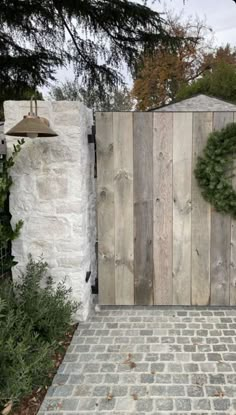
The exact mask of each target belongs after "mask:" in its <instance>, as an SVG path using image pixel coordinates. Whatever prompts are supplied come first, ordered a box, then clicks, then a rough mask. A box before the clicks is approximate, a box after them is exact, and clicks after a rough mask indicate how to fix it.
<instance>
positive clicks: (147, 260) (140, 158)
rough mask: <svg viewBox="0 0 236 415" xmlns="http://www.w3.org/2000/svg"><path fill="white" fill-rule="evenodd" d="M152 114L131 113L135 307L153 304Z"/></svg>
mask: <svg viewBox="0 0 236 415" xmlns="http://www.w3.org/2000/svg"><path fill="white" fill-rule="evenodd" d="M152 124H153V114H152V113H151V112H150V113H147V112H146V113H134V127H133V128H134V278H135V281H134V283H135V294H134V296H135V304H139V305H148V304H153V226H152V225H153V203H152V199H153V155H152V152H153V125H152Z"/></svg>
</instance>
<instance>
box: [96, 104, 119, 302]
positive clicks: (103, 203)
mask: <svg viewBox="0 0 236 415" xmlns="http://www.w3.org/2000/svg"><path fill="white" fill-rule="evenodd" d="M96 140H97V172H98V179H97V222H98V281H99V303H100V304H115V259H114V255H115V252H114V236H115V230H114V184H113V178H114V154H113V117H112V113H104V112H101V113H97V114H96Z"/></svg>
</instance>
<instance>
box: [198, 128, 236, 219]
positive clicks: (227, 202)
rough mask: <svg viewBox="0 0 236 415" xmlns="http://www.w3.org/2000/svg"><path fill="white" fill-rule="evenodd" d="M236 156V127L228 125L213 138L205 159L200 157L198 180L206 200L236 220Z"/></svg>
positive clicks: (210, 139)
mask: <svg viewBox="0 0 236 415" xmlns="http://www.w3.org/2000/svg"><path fill="white" fill-rule="evenodd" d="M235 156H236V124H235V123H232V124H228V125H227V126H226V127H225V128H223V129H222V130H220V131H214V132H212V133H211V134H210V135H209V138H208V141H207V145H206V147H205V149H204V152H203V155H202V156H200V157H198V160H197V165H196V169H195V177H196V179H197V182H198V184H199V186H200V188H201V191H202V196H203V197H204V199H205V200H207V201H208V202H209V203H211V204H212V205H213V206H214V208H215V209H216V210H217V211H218V212H222V213H225V214H229V215H231V216H232V217H233V218H234V219H235V218H236V190H235V189H234V187H233V185H232V178H233V177H234V174H233V170H234V168H235V164H234V159H235Z"/></svg>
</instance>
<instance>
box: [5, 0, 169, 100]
mask: <svg viewBox="0 0 236 415" xmlns="http://www.w3.org/2000/svg"><path fill="white" fill-rule="evenodd" d="M175 41H176V39H174V38H173V39H172V38H171V36H170V35H169V34H168V33H167V32H166V29H165V21H164V20H163V18H162V16H161V15H160V14H159V13H158V12H156V11H154V10H152V9H150V8H149V7H147V6H145V5H144V4H138V3H135V2H132V1H128V0H77V1H75V0H21V1H19V0H2V1H1V8H0V90H2V89H4V90H5V91H6V94H5V99H6V96H7V95H9V97H11V93H12V91H15V93H16V91H18V92H19V93H22V91H24V90H25V89H27V88H33V89H34V88H36V87H37V86H42V85H45V84H46V83H47V81H48V80H50V79H54V76H55V70H56V68H58V67H59V66H62V65H66V64H67V63H68V62H70V63H73V65H74V70H75V74H76V76H77V77H79V78H80V79H82V82H83V85H84V87H86V88H91V87H93V86H97V87H98V88H99V93H100V94H102V93H103V86H104V85H109V86H111V87H114V86H117V84H118V83H122V81H123V77H122V74H121V72H120V68H121V63H125V64H126V65H127V67H128V69H129V70H130V71H135V69H136V62H137V57H138V56H139V54H140V51H142V50H144V51H146V52H147V51H150V50H152V48H153V45H156V44H159V43H162V44H169V43H172V44H174V43H175ZM8 92H9V94H8Z"/></svg>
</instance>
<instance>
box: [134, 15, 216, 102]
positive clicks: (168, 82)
mask: <svg viewBox="0 0 236 415" xmlns="http://www.w3.org/2000/svg"><path fill="white" fill-rule="evenodd" d="M167 24H168V32H169V34H170V35H171V36H174V37H177V38H181V39H182V40H181V41H180V42H179V43H178V46H177V47H176V48H175V49H173V48H171V47H166V46H163V45H161V44H159V45H156V48H155V53H154V55H153V56H147V55H145V54H143V56H142V58H141V60H140V62H139V69H138V72H137V77H136V78H135V80H134V85H133V90H132V95H133V97H134V99H135V100H136V108H137V109H138V110H145V109H149V108H152V107H155V106H156V107H157V106H160V105H164V104H166V103H168V102H171V101H173V100H174V99H175V97H176V93H177V91H178V90H179V88H180V85H181V84H182V83H189V82H190V81H193V80H194V79H195V78H197V77H198V76H199V75H200V74H201V73H202V72H203V71H204V70H205V69H206V67H207V65H208V62H206V60H205V55H206V53H207V52H209V51H210V50H211V43H212V41H211V39H210V40H206V35H207V34H209V33H210V29H209V28H208V27H207V26H206V24H205V22H202V21H200V20H199V19H198V18H195V19H194V20H192V19H191V18H190V19H188V20H187V21H186V22H182V21H181V15H180V16H172V15H170V14H168V16H167Z"/></svg>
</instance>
